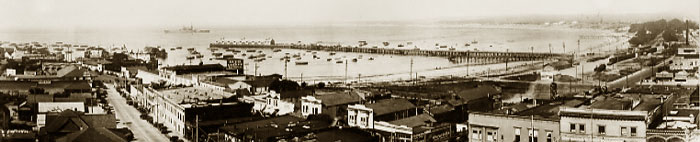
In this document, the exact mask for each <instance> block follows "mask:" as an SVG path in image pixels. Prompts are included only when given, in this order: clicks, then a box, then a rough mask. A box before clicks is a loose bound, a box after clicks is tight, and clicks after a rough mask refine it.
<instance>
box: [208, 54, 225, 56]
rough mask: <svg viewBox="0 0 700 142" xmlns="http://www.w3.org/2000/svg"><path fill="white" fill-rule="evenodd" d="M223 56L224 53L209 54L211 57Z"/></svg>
mask: <svg viewBox="0 0 700 142" xmlns="http://www.w3.org/2000/svg"><path fill="white" fill-rule="evenodd" d="M223 54H224V53H211V55H214V56H221V55H223Z"/></svg>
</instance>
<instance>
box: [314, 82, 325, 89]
mask: <svg viewBox="0 0 700 142" xmlns="http://www.w3.org/2000/svg"><path fill="white" fill-rule="evenodd" d="M316 87H317V88H326V83H323V82H320V83H318V84H316Z"/></svg>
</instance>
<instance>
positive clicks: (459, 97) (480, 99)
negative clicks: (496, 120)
mask: <svg viewBox="0 0 700 142" xmlns="http://www.w3.org/2000/svg"><path fill="white" fill-rule="evenodd" d="M501 94H502V93H501V89H500V88H499V87H497V86H495V85H478V86H475V87H465V88H463V89H460V90H456V91H455V93H454V96H453V98H452V99H450V100H447V104H450V106H452V107H453V108H454V109H453V110H452V112H450V113H451V114H450V115H444V116H441V117H437V118H436V119H438V120H444V121H447V122H453V123H462V122H465V121H466V120H467V117H468V116H469V115H468V113H467V112H468V111H482V112H484V111H491V110H495V109H497V108H500V105H501V103H500V102H501V100H500V98H501Z"/></svg>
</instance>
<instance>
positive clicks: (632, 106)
mask: <svg viewBox="0 0 700 142" xmlns="http://www.w3.org/2000/svg"><path fill="white" fill-rule="evenodd" d="M662 97H664V95H649V94H614V95H613V94H610V95H601V96H598V97H596V98H593V103H591V105H589V106H582V107H587V108H593V109H604V110H634V111H652V110H653V109H655V108H656V107H658V106H659V105H661V104H662V102H661V99H662Z"/></svg>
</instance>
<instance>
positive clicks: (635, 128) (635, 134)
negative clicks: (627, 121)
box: [630, 127, 637, 136]
mask: <svg viewBox="0 0 700 142" xmlns="http://www.w3.org/2000/svg"><path fill="white" fill-rule="evenodd" d="M630 136H637V127H630Z"/></svg>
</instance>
